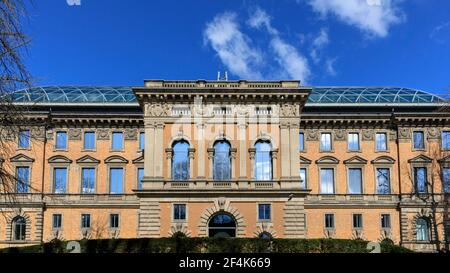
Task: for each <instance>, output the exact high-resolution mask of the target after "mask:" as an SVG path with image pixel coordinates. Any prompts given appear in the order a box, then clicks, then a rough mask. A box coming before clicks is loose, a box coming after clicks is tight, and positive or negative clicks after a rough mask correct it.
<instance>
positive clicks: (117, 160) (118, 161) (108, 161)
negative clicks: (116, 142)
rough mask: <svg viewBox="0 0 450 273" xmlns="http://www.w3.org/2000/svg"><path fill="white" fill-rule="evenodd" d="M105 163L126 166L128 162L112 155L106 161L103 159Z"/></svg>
mask: <svg viewBox="0 0 450 273" xmlns="http://www.w3.org/2000/svg"><path fill="white" fill-rule="evenodd" d="M105 163H122V164H127V163H128V160H126V159H125V158H123V157H121V156H118V155H113V156H110V157H108V158H107V159H105Z"/></svg>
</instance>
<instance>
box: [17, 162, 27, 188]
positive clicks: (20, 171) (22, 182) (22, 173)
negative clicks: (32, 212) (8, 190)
mask: <svg viewBox="0 0 450 273" xmlns="http://www.w3.org/2000/svg"><path fill="white" fill-rule="evenodd" d="M16 177H17V192H18V193H27V192H28V187H29V185H30V167H17V168H16Z"/></svg>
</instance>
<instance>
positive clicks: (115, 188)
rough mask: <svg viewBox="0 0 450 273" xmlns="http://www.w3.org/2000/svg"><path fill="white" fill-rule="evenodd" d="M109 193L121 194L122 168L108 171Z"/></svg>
mask: <svg viewBox="0 0 450 273" xmlns="http://www.w3.org/2000/svg"><path fill="white" fill-rule="evenodd" d="M109 188H110V190H109V193H111V194H121V193H123V168H111V169H110V170H109Z"/></svg>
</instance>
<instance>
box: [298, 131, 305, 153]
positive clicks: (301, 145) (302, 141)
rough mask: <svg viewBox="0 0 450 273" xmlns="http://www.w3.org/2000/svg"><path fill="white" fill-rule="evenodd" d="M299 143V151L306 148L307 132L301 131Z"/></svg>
mask: <svg viewBox="0 0 450 273" xmlns="http://www.w3.org/2000/svg"><path fill="white" fill-rule="evenodd" d="M298 145H299V151H304V150H305V134H304V133H300V135H299V144H298Z"/></svg>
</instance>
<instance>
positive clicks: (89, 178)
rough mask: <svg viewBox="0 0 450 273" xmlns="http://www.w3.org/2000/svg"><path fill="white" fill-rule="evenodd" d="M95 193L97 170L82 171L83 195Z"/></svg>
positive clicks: (87, 169) (84, 169) (83, 169)
mask: <svg viewBox="0 0 450 273" xmlns="http://www.w3.org/2000/svg"><path fill="white" fill-rule="evenodd" d="M94 192H95V168H82V169H81V193H94Z"/></svg>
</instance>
